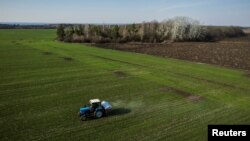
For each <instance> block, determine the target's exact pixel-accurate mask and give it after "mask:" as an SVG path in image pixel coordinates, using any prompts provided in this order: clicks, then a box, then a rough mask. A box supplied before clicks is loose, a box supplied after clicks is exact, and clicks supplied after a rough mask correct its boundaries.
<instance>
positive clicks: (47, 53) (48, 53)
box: [43, 51, 52, 55]
mask: <svg viewBox="0 0 250 141" xmlns="http://www.w3.org/2000/svg"><path fill="white" fill-rule="evenodd" d="M43 54H44V55H52V53H51V52H47V51H45V52H43Z"/></svg>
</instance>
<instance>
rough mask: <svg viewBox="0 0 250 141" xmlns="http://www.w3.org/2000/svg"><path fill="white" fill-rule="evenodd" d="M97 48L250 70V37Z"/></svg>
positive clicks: (117, 44)
mask: <svg viewBox="0 0 250 141" xmlns="http://www.w3.org/2000/svg"><path fill="white" fill-rule="evenodd" d="M95 46H99V47H103V48H110V49H117V50H123V51H130V52H137V53H144V54H150V55H155V56H162V57H170V58H177V59H183V60H189V61H195V62H201V63H209V64H215V65H220V66H225V67H232V68H237V69H245V70H250V35H249V36H245V37H241V38H231V39H226V40H223V41H220V42H176V43H171V42H169V43H162V44H151V43H150V44H149V43H126V44H119V43H108V44H97V45H95Z"/></svg>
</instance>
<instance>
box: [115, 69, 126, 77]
mask: <svg viewBox="0 0 250 141" xmlns="http://www.w3.org/2000/svg"><path fill="white" fill-rule="evenodd" d="M114 74H115V75H116V76H117V77H119V78H125V77H127V74H126V73H125V72H123V71H115V72H114Z"/></svg>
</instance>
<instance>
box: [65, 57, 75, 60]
mask: <svg viewBox="0 0 250 141" xmlns="http://www.w3.org/2000/svg"><path fill="white" fill-rule="evenodd" d="M63 59H64V60H65V61H73V58H71V57H63Z"/></svg>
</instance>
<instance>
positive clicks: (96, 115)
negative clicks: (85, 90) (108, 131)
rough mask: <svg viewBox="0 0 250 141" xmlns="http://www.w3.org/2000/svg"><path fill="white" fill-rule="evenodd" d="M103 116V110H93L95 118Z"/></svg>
mask: <svg viewBox="0 0 250 141" xmlns="http://www.w3.org/2000/svg"><path fill="white" fill-rule="evenodd" d="M102 116H103V112H102V111H101V110H99V111H96V112H95V117H96V118H101V117H102Z"/></svg>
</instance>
